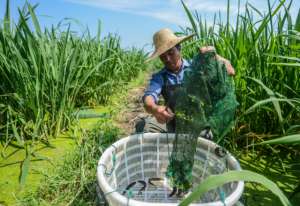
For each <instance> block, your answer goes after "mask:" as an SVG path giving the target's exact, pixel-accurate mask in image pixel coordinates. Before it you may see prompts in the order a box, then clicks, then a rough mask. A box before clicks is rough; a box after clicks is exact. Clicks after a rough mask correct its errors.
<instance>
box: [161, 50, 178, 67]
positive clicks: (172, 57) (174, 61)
mask: <svg viewBox="0 0 300 206" xmlns="http://www.w3.org/2000/svg"><path fill="white" fill-rule="evenodd" d="M159 58H160V60H161V61H162V62H163V63H164V65H165V66H166V67H167V68H168V69H169V70H171V71H172V72H178V71H179V69H180V67H181V55H180V51H179V50H178V49H177V48H176V47H173V48H171V49H169V50H168V51H166V52H165V53H163V54H161V55H160V56H159Z"/></svg>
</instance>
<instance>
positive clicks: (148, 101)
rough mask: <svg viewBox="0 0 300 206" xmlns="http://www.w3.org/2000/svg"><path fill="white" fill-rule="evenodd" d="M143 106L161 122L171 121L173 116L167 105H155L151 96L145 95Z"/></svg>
mask: <svg viewBox="0 0 300 206" xmlns="http://www.w3.org/2000/svg"><path fill="white" fill-rule="evenodd" d="M144 106H145V109H146V111H147V112H149V113H150V114H152V115H153V116H154V117H155V118H156V120H157V121H158V122H159V123H161V124H164V123H167V122H169V121H171V120H172V119H173V118H174V116H175V115H174V113H173V112H172V111H171V109H169V108H168V107H166V106H160V105H157V104H156V103H155V101H154V98H153V97H152V96H146V97H145V99H144Z"/></svg>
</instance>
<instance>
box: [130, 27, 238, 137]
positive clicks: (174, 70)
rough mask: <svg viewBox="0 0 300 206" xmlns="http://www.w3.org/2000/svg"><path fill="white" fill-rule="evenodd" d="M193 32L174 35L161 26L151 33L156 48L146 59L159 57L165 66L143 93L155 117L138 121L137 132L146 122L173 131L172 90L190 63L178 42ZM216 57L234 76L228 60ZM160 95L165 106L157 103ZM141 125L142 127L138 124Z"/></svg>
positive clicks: (149, 109) (147, 127) (181, 78)
mask: <svg viewBox="0 0 300 206" xmlns="http://www.w3.org/2000/svg"><path fill="white" fill-rule="evenodd" d="M192 36H193V35H189V36H184V37H177V36H176V35H175V34H174V33H173V32H172V31H171V30H170V29H167V28H166V29H161V30H159V31H158V32H156V33H155V34H154V36H153V42H154V45H155V51H154V52H153V54H152V55H151V56H150V57H149V59H148V60H147V61H150V60H152V59H154V58H157V57H159V58H160V60H161V61H162V62H163V64H164V68H163V69H161V70H160V71H159V72H157V73H155V74H154V75H153V76H152V78H151V80H150V83H149V86H148V88H147V90H146V91H145V94H144V96H143V102H144V107H145V109H146V111H147V112H148V113H150V114H152V115H153V116H154V117H155V119H156V121H157V122H158V123H157V122H155V119H152V120H151V119H148V120H147V121H146V122H144V123H142V124H141V123H138V124H137V126H136V131H137V132H144V131H145V129H146V131H147V132H151V130H149V126H148V124H152V126H157V127H159V126H161V125H160V124H165V123H166V124H167V125H166V126H167V128H166V129H167V131H168V132H175V119H174V107H175V104H176V102H175V99H176V98H175V97H174V95H175V93H176V92H175V91H176V90H177V88H179V87H180V86H181V84H182V81H183V77H184V73H185V70H186V69H187V68H188V67H189V65H190V64H189V62H188V61H187V60H185V59H183V58H182V56H181V53H180V49H181V48H180V43H181V42H183V41H185V40H187V39H189V38H191V37H192ZM211 49H214V48H213V47H203V48H201V49H200V52H207V51H210V50H211ZM217 59H218V60H220V61H222V62H223V63H224V64H225V65H226V69H227V73H228V74H229V75H234V73H235V72H234V69H233V68H232V66H231V64H230V62H229V61H228V60H226V59H224V58H222V57H220V56H218V55H217ZM160 95H162V96H163V98H164V100H165V103H166V104H165V105H158V98H159V96H160ZM141 125H142V126H143V127H144V128H145V129H144V128H141V127H140V126H141Z"/></svg>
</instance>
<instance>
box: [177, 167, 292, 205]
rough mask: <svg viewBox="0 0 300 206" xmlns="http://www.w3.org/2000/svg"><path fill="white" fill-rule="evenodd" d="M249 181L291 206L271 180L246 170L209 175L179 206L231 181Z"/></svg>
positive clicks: (187, 203)
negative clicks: (263, 187) (266, 189)
mask: <svg viewBox="0 0 300 206" xmlns="http://www.w3.org/2000/svg"><path fill="white" fill-rule="evenodd" d="M241 180H242V181H250V182H256V183H260V184H262V185H263V186H265V187H266V188H268V189H269V190H270V191H271V192H273V193H274V194H275V195H276V196H277V197H278V198H279V199H280V201H281V203H282V204H283V205H284V206H291V203H290V202H289V200H288V199H287V197H286V196H285V195H284V193H283V192H282V191H281V190H280V189H279V187H278V186H277V185H276V184H275V183H274V182H272V181H271V180H269V179H267V178H266V177H264V176H262V175H260V174H258V173H255V172H251V171H248V170H242V171H229V172H227V173H224V174H221V175H211V176H210V177H208V178H207V179H205V180H204V181H203V182H202V183H201V184H200V185H199V186H197V187H196V188H195V190H194V192H192V193H191V194H190V195H189V196H188V197H187V198H185V199H184V200H183V201H182V202H181V203H180V206H186V205H189V204H190V203H192V202H193V201H195V200H197V199H199V197H201V196H202V195H203V194H205V193H206V192H207V191H209V190H211V189H215V188H217V187H220V186H222V185H224V184H225V183H228V182H233V181H241Z"/></svg>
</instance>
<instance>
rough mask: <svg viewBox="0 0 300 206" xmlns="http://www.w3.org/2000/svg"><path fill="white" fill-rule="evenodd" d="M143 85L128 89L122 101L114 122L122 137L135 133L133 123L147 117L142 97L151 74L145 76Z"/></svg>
mask: <svg viewBox="0 0 300 206" xmlns="http://www.w3.org/2000/svg"><path fill="white" fill-rule="evenodd" d="M146 75H147V76H146V77H145V78H144V79H145V80H144V82H143V85H141V86H138V87H134V88H132V89H129V90H128V92H127V94H126V99H125V100H123V101H124V102H123V104H124V105H125V106H124V108H122V109H121V111H120V113H119V114H118V115H117V117H116V119H115V122H116V124H117V126H118V127H119V128H120V129H121V130H122V134H123V135H130V134H133V133H135V123H136V121H138V120H139V119H140V118H142V117H146V116H149V114H148V113H146V111H145V109H144V107H143V102H142V96H143V95H144V91H145V89H146V87H147V85H148V82H149V78H150V77H151V73H148V74H146Z"/></svg>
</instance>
